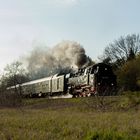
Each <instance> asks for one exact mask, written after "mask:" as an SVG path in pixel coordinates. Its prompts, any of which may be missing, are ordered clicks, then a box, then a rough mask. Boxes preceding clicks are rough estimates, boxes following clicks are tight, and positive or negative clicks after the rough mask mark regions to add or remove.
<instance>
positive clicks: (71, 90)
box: [7, 63, 117, 97]
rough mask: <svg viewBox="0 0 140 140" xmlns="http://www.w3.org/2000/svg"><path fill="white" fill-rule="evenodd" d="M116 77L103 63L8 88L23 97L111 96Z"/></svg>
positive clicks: (110, 68)
mask: <svg viewBox="0 0 140 140" xmlns="http://www.w3.org/2000/svg"><path fill="white" fill-rule="evenodd" d="M116 85H117V82H116V75H115V74H114V73H113V70H112V67H111V66H110V65H108V64H105V63H97V64H94V65H91V66H88V67H84V68H81V69H78V70H77V71H76V72H69V73H66V74H55V75H52V76H50V77H45V78H41V79H37V80H33V81H29V82H25V83H22V84H17V85H14V86H11V87H8V88H7V90H9V91H13V92H14V91H15V89H16V90H17V91H18V92H19V93H20V94H21V95H22V96H23V97H46V96H47V97H50V96H55V95H65V94H71V95H72V97H86V96H92V95H101V96H103V95H112V94H113V92H114V91H115V89H116Z"/></svg>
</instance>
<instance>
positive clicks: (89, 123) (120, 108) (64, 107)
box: [0, 96, 140, 140]
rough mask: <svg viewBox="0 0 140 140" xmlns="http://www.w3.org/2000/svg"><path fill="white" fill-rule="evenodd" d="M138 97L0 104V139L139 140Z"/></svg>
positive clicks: (45, 99) (42, 100)
mask: <svg viewBox="0 0 140 140" xmlns="http://www.w3.org/2000/svg"><path fill="white" fill-rule="evenodd" d="M139 104H140V97H139V96H134V97H133V96H132V97H125V96H119V97H118V96H116V97H105V99H104V101H103V105H101V103H100V102H99V101H98V100H97V99H96V98H95V97H91V98H75V99H74V98H72V99H47V98H40V99H25V100H24V101H23V102H22V105H21V106H20V107H1V108H0V140H116V139H117V140H139V139H140V105H139Z"/></svg>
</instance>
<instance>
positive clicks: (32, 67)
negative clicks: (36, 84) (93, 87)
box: [27, 41, 92, 79]
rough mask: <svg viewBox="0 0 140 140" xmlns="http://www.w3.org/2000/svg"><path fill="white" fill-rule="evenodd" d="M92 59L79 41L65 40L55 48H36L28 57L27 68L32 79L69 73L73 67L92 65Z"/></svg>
mask: <svg viewBox="0 0 140 140" xmlns="http://www.w3.org/2000/svg"><path fill="white" fill-rule="evenodd" d="M91 63H92V61H91V59H90V58H89V57H88V56H87V55H86V54H85V50H84V48H83V47H82V46H81V45H80V44H79V43H77V42H73V41H63V42H61V43H59V44H57V45H56V46H54V47H53V48H47V47H45V48H39V47H37V48H35V49H34V50H33V51H32V52H31V54H30V56H29V57H28V58H27V69H28V71H29V73H30V74H31V75H32V79H36V78H41V77H44V76H49V75H52V74H55V73H68V72H69V71H71V68H72V67H77V68H82V67H85V66H88V65H91Z"/></svg>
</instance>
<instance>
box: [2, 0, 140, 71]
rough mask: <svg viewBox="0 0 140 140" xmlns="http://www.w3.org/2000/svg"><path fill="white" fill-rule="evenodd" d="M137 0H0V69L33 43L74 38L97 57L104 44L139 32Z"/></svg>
mask: <svg viewBox="0 0 140 140" xmlns="http://www.w3.org/2000/svg"><path fill="white" fill-rule="evenodd" d="M139 5H140V0H0V71H1V70H2V69H3V68H4V67H5V66H6V65H7V64H9V63H11V62H13V61H15V60H18V59H19V58H20V57H22V56H24V55H28V53H29V52H30V51H31V50H32V49H33V47H34V46H39V45H40V46H41V45H45V46H47V47H53V46H54V45H56V44H58V43H60V42H61V41H63V40H70V41H76V42H78V43H80V44H81V45H82V46H83V47H84V48H85V50H86V54H87V55H88V56H90V57H91V58H92V59H93V60H95V61H97V59H98V57H99V56H101V55H102V54H103V50H104V48H105V47H106V46H107V45H108V44H109V43H111V42H113V41H114V40H115V39H116V40H117V39H118V38H119V37H120V36H125V35H127V34H132V33H136V34H139V33H140V14H139V13H140V8H139Z"/></svg>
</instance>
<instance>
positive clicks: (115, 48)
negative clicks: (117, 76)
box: [101, 34, 140, 65]
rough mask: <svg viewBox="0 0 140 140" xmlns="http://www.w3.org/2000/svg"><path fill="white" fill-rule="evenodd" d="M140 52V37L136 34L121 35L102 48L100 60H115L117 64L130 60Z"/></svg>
mask: <svg viewBox="0 0 140 140" xmlns="http://www.w3.org/2000/svg"><path fill="white" fill-rule="evenodd" d="M139 52H140V37H139V35H138V34H137V35H136V34H132V35H127V36H126V37H123V36H121V37H120V38H119V39H118V40H115V41H114V42H113V43H110V44H109V45H108V46H107V47H106V48H105V50H104V54H103V56H102V58H101V59H102V61H105V62H107V63H109V62H113V63H114V62H115V63H116V64H118V65H121V64H123V63H124V62H126V61H128V60H132V59H134V58H135V56H136V55H137V54H138V53H139Z"/></svg>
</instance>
